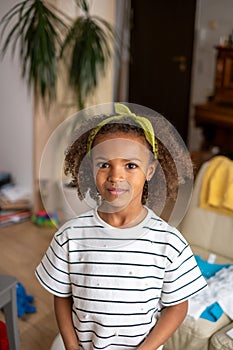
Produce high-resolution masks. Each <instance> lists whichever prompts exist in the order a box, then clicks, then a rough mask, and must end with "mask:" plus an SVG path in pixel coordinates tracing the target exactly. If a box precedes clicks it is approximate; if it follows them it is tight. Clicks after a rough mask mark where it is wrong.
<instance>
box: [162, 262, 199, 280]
mask: <svg viewBox="0 0 233 350" xmlns="http://www.w3.org/2000/svg"><path fill="white" fill-rule="evenodd" d="M196 267H197V265H194V266H193V267H192V268H191V269H189V270H187V271H185V272H184V273H182V274H181V275H179V276H178V277H177V278H175V279H174V280H171V281H166V280H164V281H163V283H164V284H169V283H174V282H176V281H177V280H178V279H179V278H181V277H183V276H185V275H186V274H187V273H189V272H191V271H193V270H194V269H195V268H196Z"/></svg>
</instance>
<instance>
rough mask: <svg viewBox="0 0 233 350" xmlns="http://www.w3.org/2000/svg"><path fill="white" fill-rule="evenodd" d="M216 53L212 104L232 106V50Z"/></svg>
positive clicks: (225, 49) (224, 48)
mask: <svg viewBox="0 0 233 350" xmlns="http://www.w3.org/2000/svg"><path fill="white" fill-rule="evenodd" d="M217 51H218V52H217V59H216V74H215V94H214V102H216V103H230V104H233V48H229V47H217Z"/></svg>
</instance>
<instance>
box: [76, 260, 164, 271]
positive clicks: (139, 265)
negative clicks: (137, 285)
mask: <svg viewBox="0 0 233 350" xmlns="http://www.w3.org/2000/svg"><path fill="white" fill-rule="evenodd" d="M70 264H71V265H72V264H77V265H106V266H108V265H116V266H129V267H135V266H137V267H143V268H147V267H156V268H157V269H159V270H165V267H163V266H159V265H155V264H151V265H145V264H134V263H126V262H125V263H124V262H118V263H117V262H115V261H114V262H112V261H108V262H105V261H72V262H70Z"/></svg>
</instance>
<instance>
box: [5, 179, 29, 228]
mask: <svg viewBox="0 0 233 350" xmlns="http://www.w3.org/2000/svg"><path fill="white" fill-rule="evenodd" d="M30 217H31V202H30V200H29V196H28V194H27V193H26V192H25V190H23V189H22V188H19V187H17V186H14V185H10V186H6V187H3V188H1V191H0V227H5V226H8V225H12V224H16V223H19V222H22V221H25V220H28V219H29V218H30Z"/></svg>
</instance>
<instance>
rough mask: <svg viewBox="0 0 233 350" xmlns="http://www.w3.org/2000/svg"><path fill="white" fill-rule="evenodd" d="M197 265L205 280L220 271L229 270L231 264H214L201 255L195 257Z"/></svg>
mask: <svg viewBox="0 0 233 350" xmlns="http://www.w3.org/2000/svg"><path fill="white" fill-rule="evenodd" d="M195 259H196V261H197V265H198V266H199V268H200V270H201V272H202V275H203V276H204V277H205V278H210V277H212V276H214V275H215V274H216V273H217V272H218V271H220V270H221V269H223V268H228V267H229V266H231V264H212V263H209V262H208V261H206V260H203V259H202V258H201V257H200V256H199V255H195Z"/></svg>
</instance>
